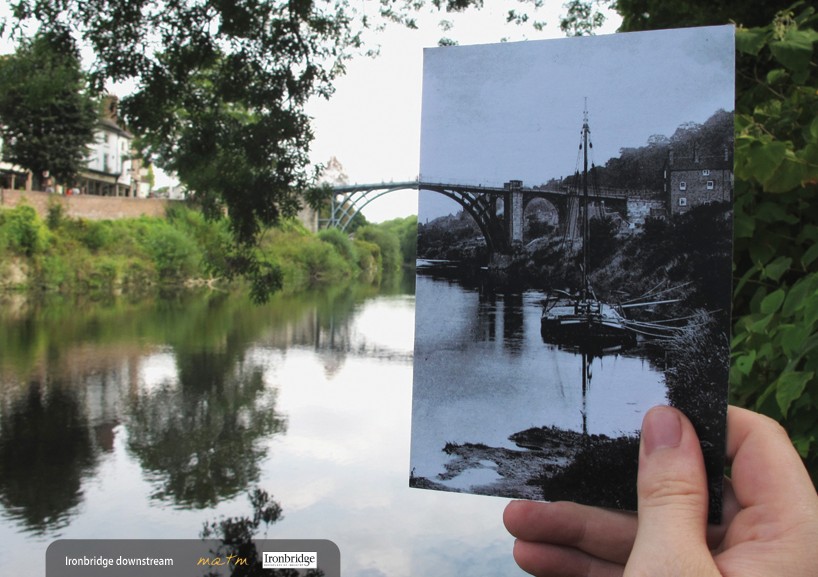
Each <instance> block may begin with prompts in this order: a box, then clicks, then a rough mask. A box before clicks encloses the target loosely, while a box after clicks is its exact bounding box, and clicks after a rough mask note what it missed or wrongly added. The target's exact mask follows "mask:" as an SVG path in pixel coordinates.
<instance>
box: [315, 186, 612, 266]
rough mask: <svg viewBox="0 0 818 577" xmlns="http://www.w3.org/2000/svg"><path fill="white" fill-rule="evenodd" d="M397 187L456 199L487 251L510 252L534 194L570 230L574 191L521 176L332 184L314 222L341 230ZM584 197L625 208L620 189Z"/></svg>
mask: <svg viewBox="0 0 818 577" xmlns="http://www.w3.org/2000/svg"><path fill="white" fill-rule="evenodd" d="M400 190H428V191H431V192H437V193H438V194H442V195H444V196H447V197H448V198H451V199H452V200H454V201H455V202H457V203H458V204H459V205H460V206H462V207H463V210H465V211H466V213H468V214H469V215H470V216H471V217H472V218H473V219H474V221H475V222H476V223H477V226H478V227H479V228H480V231H481V232H482V233H483V236H484V237H485V239H486V244H487V246H488V248H489V250H490V252H492V253H500V254H510V253H511V252H512V249H513V247H514V246H515V245H517V244H519V243H521V242H522V240H523V225H524V222H523V214H524V211H525V207H526V206H527V205H528V203H529V202H531V201H532V200H534V199H535V198H544V199H546V200H548V201H549V202H550V203H551V204H553V205H554V207H555V208H556V209H557V212H558V215H559V222H560V225H561V226H562V227H563V228H564V229H565V230H566V231H567V233H568V234H569V235H570V236H575V234H574V232H572V229H573V228H575V227H576V220H577V218H576V215H577V214H578V211H577V205H578V204H579V202H578V201H579V196H578V195H577V194H576V193H575V192H570V191H568V190H566V189H545V188H539V187H535V188H528V187H524V186H523V183H522V181H520V180H511V181H509V182H507V183H505V184H504V185H503V186H502V187H494V186H480V185H473V184H451V183H441V182H424V181H420V180H413V181H404V182H388V183H385V182H382V183H376V184H353V185H348V186H347V185H344V186H334V187H332V197H331V205H330V216H329V218H327V219H322V220H321V221H320V222H319V225H320V226H322V227H323V228H338V229H340V230H342V231H346V230H347V228H348V227H349V225H350V224H351V222H352V219H353V218H355V216H356V215H357V214H358V213H359V212H361V210H362V209H363V208H364V207H365V206H366V205H368V204H369V203H370V202H372V201H374V200H376V199H377V198H380V197H381V196H383V195H385V194H389V193H392V192H396V191H400ZM588 199H589V200H590V201H592V202H595V203H604V204H606V205H607V206H608V207H610V208H612V209H615V210H617V211H619V212H620V214H625V213H626V210H627V208H626V206H627V194H626V193H625V192H624V191H620V190H613V189H600V190H595V191H594V192H590V191H589V195H588Z"/></svg>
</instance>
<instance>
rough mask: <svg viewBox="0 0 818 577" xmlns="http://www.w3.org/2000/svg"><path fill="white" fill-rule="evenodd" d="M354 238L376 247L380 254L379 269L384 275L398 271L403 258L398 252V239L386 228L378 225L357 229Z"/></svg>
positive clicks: (399, 251)
mask: <svg viewBox="0 0 818 577" xmlns="http://www.w3.org/2000/svg"><path fill="white" fill-rule="evenodd" d="M355 238H357V239H360V240H363V241H367V242H371V243H374V244H376V245H378V247H379V248H380V252H381V268H382V270H383V272H384V273H385V274H391V273H396V272H398V271H399V270H400V267H401V263H402V262H403V258H402V256H401V250H400V239H399V238H398V236H397V235H396V234H394V233H392V232H390V231H389V230H388V229H387V228H384V227H381V226H378V225H372V224H369V225H366V226H364V227H362V228H360V229H358V230H357V231H356V233H355Z"/></svg>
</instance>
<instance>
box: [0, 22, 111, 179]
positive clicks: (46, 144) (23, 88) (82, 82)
mask: <svg viewBox="0 0 818 577" xmlns="http://www.w3.org/2000/svg"><path fill="white" fill-rule="evenodd" d="M0 87H2V89H1V90H0V135H2V137H3V159H4V160H6V161H7V162H11V163H13V164H17V165H19V166H21V167H23V168H25V169H28V170H30V171H31V172H32V173H33V174H34V178H36V179H40V178H42V177H44V176H46V175H50V176H51V177H53V178H54V179H55V180H56V181H58V182H68V183H70V182H71V180H72V179H73V178H74V177H75V175H76V174H77V173H78V172H79V171H80V169H81V168H82V167H83V166H84V165H85V162H86V159H87V155H88V145H89V144H90V143H92V142H93V140H94V128H95V126H96V123H97V120H98V118H99V109H98V104H97V101H96V99H95V98H94V97H93V95H92V93H91V91H90V89H89V86H88V82H87V78H86V75H85V74H84V73H83V71H82V68H81V66H80V57H79V52H78V51H77V48H76V46H75V44H74V41H73V40H72V38H71V37H70V36H69V35H67V34H65V33H61V32H60V31H50V32H49V31H46V32H42V33H40V34H38V35H36V36H34V37H33V38H30V39H26V40H23V41H22V42H21V44H20V45H19V47H18V49H17V51H16V52H15V53H14V54H11V55H8V56H5V57H3V58H2V59H0Z"/></svg>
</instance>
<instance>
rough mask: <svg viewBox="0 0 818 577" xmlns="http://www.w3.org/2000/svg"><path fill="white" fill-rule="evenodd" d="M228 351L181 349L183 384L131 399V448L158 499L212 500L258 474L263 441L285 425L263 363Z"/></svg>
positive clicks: (200, 504) (203, 503)
mask: <svg viewBox="0 0 818 577" xmlns="http://www.w3.org/2000/svg"><path fill="white" fill-rule="evenodd" d="M227 349H228V350H227V351H205V350H200V351H197V352H192V353H191V352H183V351H180V352H178V353H177V365H178V383H171V382H165V383H163V384H162V386H160V387H157V388H156V389H154V390H150V391H140V392H139V393H138V395H137V396H136V398H134V399H133V400H132V402H131V403H130V410H129V412H128V413H129V414H128V448H129V450H130V451H131V452H132V453H133V454H135V455H136V456H137V458H138V459H139V461H140V464H141V465H142V467H143V469H144V470H146V471H148V472H149V478H151V479H152V481H153V482H154V483H155V485H156V490H155V492H154V494H153V497H154V498H157V499H162V500H170V501H172V502H173V503H174V504H175V505H177V506H183V507H193V508H206V507H213V506H215V505H216V504H218V503H219V502H220V501H222V500H223V499H228V498H231V497H233V496H235V495H237V494H238V493H240V492H241V491H243V490H245V489H247V487H248V486H250V485H251V484H252V483H254V482H256V481H257V480H258V475H259V469H258V463H259V462H260V461H261V459H263V458H264V456H265V453H266V451H265V449H264V448H263V447H262V446H261V443H260V441H261V440H262V439H264V438H266V437H268V436H269V435H272V434H275V433H282V432H285V431H286V419H285V418H284V417H282V416H280V415H278V414H276V412H275V402H276V396H275V393H276V391H275V389H267V388H266V387H265V384H264V379H263V373H262V368H261V367H258V366H252V365H247V364H245V362H243V361H242V360H241V359H238V360H237V358H236V357H237V356H239V355H236V354H233V353H234V352H235V351H232V352H231V350H230V349H231V347H229V346H228V347H227Z"/></svg>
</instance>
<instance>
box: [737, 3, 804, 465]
mask: <svg viewBox="0 0 818 577" xmlns="http://www.w3.org/2000/svg"><path fill="white" fill-rule="evenodd" d="M817 26H818V15H816V12H815V9H814V8H813V7H809V6H807V5H806V4H803V3H799V4H797V5H795V6H794V7H793V9H792V10H788V11H785V12H782V13H781V14H779V15H778V16H777V17H776V18H775V20H774V21H773V22H772V23H770V24H769V25H767V26H764V27H760V28H753V29H742V28H740V29H739V30H738V31H737V34H736V44H737V48H738V60H737V65H738V70H739V79H738V82H739V91H738V95H739V97H738V100H737V116H736V203H735V223H736V227H735V273H736V276H737V281H736V286H735V291H734V310H735V313H736V317H737V318H736V321H735V327H734V337H733V343H732V345H733V359H734V363H733V367H732V370H731V382H732V385H733V396H734V399H735V401H736V402H738V403H740V404H743V405H747V406H750V407H752V408H755V409H758V410H761V411H763V412H765V413H767V414H769V415H771V416H773V417H774V418H776V419H778V420H779V421H781V422H782V424H784V425H785V427H786V428H787V429H788V431H789V432H790V435H791V437H792V439H793V442H794V443H795V445H796V447H797V448H798V450H799V452H800V453H801V455H802V456H804V457H807V458H808V460H809V462H810V463H812V466H813V470H814V472H815V471H818V469H815V465H816V464H818V443H816V440H818V439H816V435H818V433H816V432H815V421H816V416H818V377H816V375H818V355H816V354H815V349H816V347H818V249H816V246H818V243H817V242H816V241H818V205H816V203H815V198H816V194H818V67H816V64H815V56H814V55H815V52H814V51H815V43H816V42H818V31H816V27H817Z"/></svg>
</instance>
